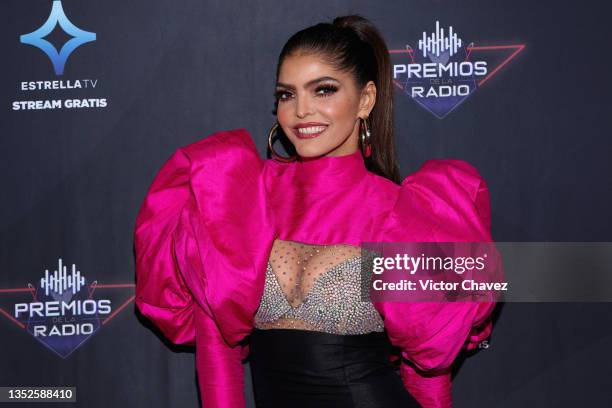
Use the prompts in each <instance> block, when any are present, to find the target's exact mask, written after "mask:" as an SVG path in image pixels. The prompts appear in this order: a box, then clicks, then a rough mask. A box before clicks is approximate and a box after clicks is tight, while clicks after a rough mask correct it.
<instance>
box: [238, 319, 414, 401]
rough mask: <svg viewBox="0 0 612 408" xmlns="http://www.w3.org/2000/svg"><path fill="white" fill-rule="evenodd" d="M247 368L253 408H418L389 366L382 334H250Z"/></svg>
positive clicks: (282, 331)
mask: <svg viewBox="0 0 612 408" xmlns="http://www.w3.org/2000/svg"><path fill="white" fill-rule="evenodd" d="M249 362H250V367H251V374H252V376H253V388H254V393H255V402H256V404H257V408H327V407H330V408H331V407H333V408H395V407H398V408H399V407H401V408H412V407H415V408H418V407H420V405H419V404H418V403H417V402H416V400H415V399H414V398H413V397H412V396H411V395H410V394H409V393H408V391H407V390H406V389H405V388H404V385H403V384H402V381H401V379H400V377H399V375H398V374H397V373H396V372H395V370H394V368H393V366H392V365H391V363H390V362H389V341H388V339H387V336H386V335H385V333H383V332H373V333H368V334H360V335H347V336H342V335H336V334H329V333H323V332H316V331H308V330H295V329H268V330H260V329H257V328H255V329H254V330H253V332H252V333H251V335H250V354H249Z"/></svg>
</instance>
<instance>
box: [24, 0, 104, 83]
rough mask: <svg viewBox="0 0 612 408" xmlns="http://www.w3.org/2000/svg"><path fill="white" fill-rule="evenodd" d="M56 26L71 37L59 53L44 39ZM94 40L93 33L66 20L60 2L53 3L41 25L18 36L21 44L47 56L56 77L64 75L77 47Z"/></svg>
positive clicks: (58, 0) (56, 0)
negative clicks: (35, 48) (36, 49)
mask: <svg viewBox="0 0 612 408" xmlns="http://www.w3.org/2000/svg"><path fill="white" fill-rule="evenodd" d="M57 25H59V26H60V28H61V29H62V30H63V31H64V33H65V34H66V35H68V36H70V37H72V38H71V39H70V40H68V41H67V42H66V43H64V45H63V46H62V48H61V49H60V50H59V51H58V50H57V48H55V46H54V45H53V44H51V43H50V42H49V41H47V40H45V39H44V37H46V36H47V35H49V34H50V33H51V32H52V31H53V30H54V29H55V27H56V26H57ZM95 40H96V34H95V33H92V32H89V31H85V30H82V29H80V28H78V27H77V26H76V25H74V24H73V23H72V22H71V21H70V20H68V17H66V14H65V13H64V8H63V7H62V2H61V1H60V0H54V1H53V5H52V7H51V13H50V14H49V17H48V18H47V21H45V22H44V23H43V25H41V26H40V27H39V28H38V29H36V30H35V31H32V32H31V33H29V34H23V35H21V36H20V42H21V43H23V44H29V45H33V46H34V47H37V48H39V49H40V50H41V51H43V52H44V53H45V54H47V56H48V57H49V59H50V60H51V63H52V64H53V69H54V70H55V74H56V75H62V74H63V73H64V66H65V65H66V61H67V60H68V57H69V56H70V54H72V52H73V51H74V50H76V49H77V47H80V46H81V45H83V44H85V43H88V42H91V41H95Z"/></svg>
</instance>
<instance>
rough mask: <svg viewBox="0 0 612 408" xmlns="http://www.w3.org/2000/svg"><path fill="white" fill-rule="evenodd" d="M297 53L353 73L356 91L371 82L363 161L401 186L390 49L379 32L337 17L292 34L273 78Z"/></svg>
mask: <svg viewBox="0 0 612 408" xmlns="http://www.w3.org/2000/svg"><path fill="white" fill-rule="evenodd" d="M299 52H308V53H313V54H318V55H320V56H321V57H322V58H323V59H324V60H326V61H327V62H329V63H330V65H332V66H333V67H334V68H335V69H337V70H339V71H345V72H350V73H352V74H353V76H354V78H355V81H356V84H357V86H358V88H359V89H363V87H364V86H365V85H366V84H367V83H368V81H373V82H374V84H375V85H376V103H375V105H374V108H373V109H372V112H371V113H370V116H369V123H370V130H371V134H372V137H371V141H370V142H371V144H372V155H371V156H370V157H368V158H364V161H365V164H366V167H367V168H368V170H370V171H371V172H373V173H376V174H378V175H380V176H382V177H385V178H387V179H389V180H391V181H393V182H394V183H396V184H399V183H400V172H399V166H398V164H397V158H396V157H395V140H394V137H393V82H392V78H391V62H390V60H389V50H388V48H387V45H386V44H385V41H384V39H383V37H382V35H381V34H380V32H379V31H378V29H377V28H376V27H375V26H374V24H372V23H371V22H370V21H369V20H367V19H366V18H364V17H361V16H359V15H349V16H342V17H336V18H335V19H334V20H333V22H332V23H319V24H316V25H314V26H311V27H308V28H306V29H304V30H301V31H298V32H297V33H295V34H294V35H293V36H292V37H291V38H290V39H289V40H288V41H287V43H286V44H285V46H284V47H283V49H282V51H281V53H280V55H279V58H278V66H277V70H276V77H277V78H278V75H279V73H280V67H281V65H282V63H283V61H284V59H285V58H286V57H287V56H289V55H291V54H297V53H299Z"/></svg>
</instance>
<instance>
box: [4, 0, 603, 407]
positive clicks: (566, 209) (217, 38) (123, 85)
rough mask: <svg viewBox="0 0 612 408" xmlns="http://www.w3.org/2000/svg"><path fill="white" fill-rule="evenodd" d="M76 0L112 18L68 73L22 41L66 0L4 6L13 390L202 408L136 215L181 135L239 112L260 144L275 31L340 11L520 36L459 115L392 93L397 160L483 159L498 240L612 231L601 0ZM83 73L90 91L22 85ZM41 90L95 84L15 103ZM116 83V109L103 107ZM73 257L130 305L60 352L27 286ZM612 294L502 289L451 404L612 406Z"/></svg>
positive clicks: (479, 39)
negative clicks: (143, 282)
mask: <svg viewBox="0 0 612 408" xmlns="http://www.w3.org/2000/svg"><path fill="white" fill-rule="evenodd" d="M61 3H62V5H63V9H64V11H65V13H66V16H67V17H68V18H69V20H70V21H72V23H74V24H75V25H76V26H78V27H80V28H81V29H83V30H86V31H90V32H93V33H96V39H95V41H93V42H89V43H86V44H84V45H82V46H80V47H78V48H77V49H76V50H75V51H74V52H73V53H72V55H70V57H69V58H68V60H67V62H66V66H65V71H64V73H63V75H56V74H55V72H54V70H53V66H52V64H51V61H50V59H49V57H47V55H45V54H44V53H43V52H42V51H41V50H40V49H37V48H35V47H33V46H31V45H26V44H23V43H20V40H19V39H20V35H22V34H27V33H30V32H32V31H34V30H36V29H37V28H38V27H39V26H41V24H42V23H43V22H44V21H45V20H46V19H47V17H48V16H49V13H50V10H51V6H52V1H50V0H4V1H3V2H2V5H0V10H1V11H0V50H1V52H2V58H1V61H2V64H1V65H0V66H1V68H0V69H1V71H0V72H1V75H2V81H0V88H1V90H2V92H1V94H0V95H1V97H2V103H1V104H0V136H1V137H0V146H1V152H2V160H1V161H0V166H1V167H0V168H1V171H0V175H1V176H0V177H1V181H2V184H1V185H2V215H3V217H2V218H1V221H0V222H1V227H0V254H1V255H0V261H1V263H2V270H3V272H2V273H1V275H0V288H1V289H2V291H1V292H0V308H2V310H0V312H2V317H1V318H0V330H1V332H0V333H1V334H0V342H1V344H2V363H0V367H1V368H0V386H13V385H14V386H42V385H46V386H60V385H64V386H68V385H70V386H76V387H77V393H78V404H77V405H78V406H82V407H107V406H117V407H145V406H146V407H170V406H173V407H174V406H176V407H179V406H180V407H189V406H192V407H195V406H197V404H198V395H197V386H196V380H195V372H194V361H193V360H194V358H193V357H194V356H193V353H192V350H190V349H188V348H177V347H170V346H168V345H167V344H165V342H164V341H163V340H162V339H161V338H160V337H159V336H158V335H157V336H156V332H155V331H154V330H153V329H152V328H151V327H150V326H149V325H148V324H147V322H146V321H144V320H143V319H141V318H139V317H138V315H137V313H136V312H135V309H134V304H133V301H132V300H133V297H132V296H133V294H134V288H133V286H132V284H133V279H134V261H133V254H132V233H133V227H134V220H135V216H136V213H137V211H138V208H139V205H140V203H141V201H142V199H143V197H144V194H145V192H146V189H147V188H148V186H149V184H150V182H151V181H152V178H153V176H154V174H155V173H156V171H157V170H158V169H159V167H160V166H161V164H162V163H163V162H164V161H165V160H166V159H167V158H168V157H169V155H170V154H171V153H172V152H173V151H174V150H175V149H176V148H177V147H178V146H181V145H184V144H187V143H190V142H193V141H195V140H198V139H200V138H202V137H205V136H206V135H208V134H210V133H212V132H214V131H217V130H224V129H234V128H241V127H244V128H246V129H248V130H249V131H250V132H251V134H252V135H253V137H254V138H255V139H256V142H257V144H258V147H259V149H260V153H261V155H262V157H263V155H264V154H265V148H266V138H267V132H268V129H269V128H270V126H271V125H272V123H273V121H274V117H273V115H272V113H271V112H272V108H273V98H272V91H273V86H274V72H275V68H276V65H275V64H276V58H277V55H278V53H279V51H280V48H281V47H282V45H283V43H284V41H286V39H287V38H288V37H289V36H290V35H291V34H292V33H294V32H295V31H297V30H299V29H301V28H304V27H306V26H308V25H311V24H314V23H316V22H319V21H330V20H331V19H332V18H333V17H335V16H337V15H343V14H349V13H360V14H362V15H364V16H366V17H368V18H370V19H371V20H372V21H374V22H375V23H376V24H377V25H378V27H379V28H380V30H381V32H382V33H383V35H384V36H385V38H386V40H387V43H388V46H389V48H390V49H404V48H405V46H406V44H410V45H411V46H412V47H413V48H416V47H417V41H418V39H419V38H421V37H422V33H423V31H426V32H427V33H431V32H432V31H433V29H434V27H435V22H436V21H440V24H441V26H444V27H447V26H449V25H453V27H454V29H455V30H456V32H458V33H459V36H460V37H461V38H462V39H463V41H464V42H466V43H470V42H474V45H476V46H485V45H487V46H490V45H497V46H499V45H516V44H522V45H524V49H523V50H522V51H521V52H519V53H518V54H517V55H516V56H515V57H514V58H512V59H511V60H510V61H509V62H508V63H507V64H506V65H505V66H503V67H502V68H501V69H500V70H499V71H497V72H496V74H495V75H494V76H493V77H491V78H490V79H489V80H488V81H487V83H486V84H483V86H482V87H481V88H479V89H478V90H477V91H476V92H475V93H474V94H473V95H471V96H470V97H469V98H468V99H467V100H466V101H465V102H464V103H462V104H461V105H460V106H458V107H457V108H456V109H455V110H453V111H452V112H450V113H449V114H448V115H447V116H445V117H444V118H443V119H439V118H437V117H435V116H434V115H432V114H431V113H430V112H428V111H427V110H426V109H423V108H422V107H421V106H419V105H418V104H417V103H415V101H414V100H413V99H411V98H410V97H409V96H408V95H406V94H404V93H403V92H402V91H401V90H400V89H399V88H398V89H397V90H396V95H395V114H396V138H397V143H398V153H399V157H400V162H401V169H402V174H403V175H404V176H405V175H407V174H409V173H411V172H412V171H414V170H416V168H417V167H418V166H419V165H420V164H421V163H422V162H423V161H424V160H426V159H430V158H446V157H453V158H459V159H463V160H466V161H468V162H470V163H471V164H473V165H474V166H475V167H476V168H477V169H478V170H479V171H480V173H481V174H482V175H483V177H484V178H485V179H486V180H487V183H488V185H489V188H490V191H491V207H492V212H493V214H492V216H493V219H492V224H493V234H494V239H495V240H497V241H612V239H611V238H612V233H611V232H610V228H611V227H612V222H611V219H610V215H609V214H610V213H609V208H610V204H611V203H612V171H611V170H612V164H611V163H610V157H611V154H612V142H611V141H610V139H609V135H610V122H611V119H610V118H611V116H612V104H611V103H610V97H609V96H610V95H609V94H610V92H612V87H611V76H610V75H609V66H610V64H611V63H612V58H611V57H610V53H609V52H608V49H609V43H610V39H611V38H612V36H611V34H612V31H611V30H612V29H611V28H610V27H611V25H610V21H609V15H610V9H609V7H607V6H606V5H605V2H603V1H601V2H594V1H591V2H582V3H580V4H578V2H559V1H551V0H545V1H539V2H533V1H526V0H515V1H492V0H487V1H484V0H479V1H472V0H470V1H461V2H455V1H441V0H435V1H433V0H427V1H425V0H418V1H406V0H400V1H385V2H375V1H341V0H332V1H321V2H313V1H259V2H255V1H196V0H182V1H174V2H167V1H159V0H147V1H141V0H132V1H128V2H118V1H104V2H86V1H75V0H63V1H62V2H61ZM47 39H48V40H49V41H50V42H52V43H54V44H58V47H61V44H63V43H64V42H65V41H66V40H67V39H69V37H68V36H67V35H66V34H64V33H62V31H61V30H59V29H56V30H54V31H53V32H52V33H51V34H50V35H49V36H48V37H47ZM500 52H502V51H500ZM498 55H504V56H507V55H508V53H506V54H498ZM497 61H498V62H499V58H498V60H497ZM85 79H87V80H92V81H96V82H95V84H96V85H95V88H90V87H88V88H80V89H50V90H45V89H35V90H23V89H22V85H21V84H22V82H32V81H54V80H62V81H64V83H63V84H64V86H66V85H67V82H66V81H76V80H85ZM91 83H92V82H87V81H82V82H81V85H83V84H91ZM46 99H61V100H64V101H65V100H66V99H80V100H82V99H96V100H97V102H89V103H90V104H91V105H92V106H90V107H88V108H78V109H75V108H66V107H65V108H62V109H38V110H30V109H27V110H23V109H19V110H15V109H14V107H15V105H14V102H15V101H34V100H46ZM102 99H104V100H105V101H106V103H105V105H106V106H97V107H96V106H93V105H95V104H98V105H99V104H101V103H102V104H104V103H103V102H101V100H102ZM58 258H61V259H62V261H63V262H64V264H65V265H68V271H70V267H71V265H72V264H75V265H76V267H77V269H79V270H80V272H81V274H82V275H84V276H85V278H86V279H87V283H88V284H90V283H91V282H92V281H94V280H96V281H97V284H98V288H97V289H96V292H95V294H94V297H96V298H107V299H111V300H112V310H113V313H115V312H117V313H116V314H113V315H112V316H108V315H107V316H105V319H104V322H100V327H99V330H96V331H95V335H93V336H90V337H88V338H86V341H85V342H84V343H83V344H82V345H81V346H80V347H74V345H73V346H72V348H69V349H68V351H66V350H64V352H69V354H68V355H67V356H65V358H62V357H60V355H59V354H58V350H57V348H55V349H53V347H52V346H49V344H47V346H48V347H46V346H45V344H43V343H41V342H40V341H38V340H37V339H36V338H35V337H34V336H32V334H30V333H29V332H28V327H29V326H28V325H27V324H26V323H24V322H23V320H20V319H15V314H14V309H15V304H17V303H23V302H31V301H32V293H31V291H28V290H27V285H28V283H31V284H32V285H34V286H36V285H37V284H38V283H39V281H40V279H41V277H42V276H43V275H44V271H45V269H48V270H49V272H50V273H53V270H54V269H57V264H58ZM113 285H115V286H113ZM122 306H123V308H122ZM611 311H612V308H611V307H610V304H607V303H580V304H578V303H574V304H570V303H554V304H553V303H529V304H527V303H506V304H504V305H503V306H502V307H500V308H499V309H498V313H497V316H496V323H495V329H494V333H493V336H492V338H491V339H490V347H489V348H488V349H485V350H482V351H481V352H479V353H477V354H475V355H473V356H470V357H469V358H467V359H465V360H464V361H463V362H462V364H461V367H460V369H459V370H458V372H457V373H456V376H455V378H454V383H453V384H454V385H453V395H454V400H455V406H457V407H468V406H470V407H485V406H487V407H488V406H496V407H514V406H519V405H520V406H551V407H552V406H564V407H569V406H611V405H612V391H611V388H610V385H611V384H612V374H610V369H609V367H610V365H611V364H612V352H611V351H610V350H611V349H612V313H610V312H611ZM106 318H108V319H106ZM96 327H97V326H96ZM246 368H248V367H246ZM246 374H247V386H250V382H249V381H248V374H249V372H248V370H247V371H246ZM250 392H251V390H250V389H247V399H248V401H249V404H250V406H253V405H252V398H251V394H250ZM67 405H68V404H67ZM22 406H23V405H22ZM69 406H74V405H69Z"/></svg>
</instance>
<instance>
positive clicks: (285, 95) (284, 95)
mask: <svg viewBox="0 0 612 408" xmlns="http://www.w3.org/2000/svg"><path fill="white" fill-rule="evenodd" d="M274 96H275V97H276V99H277V100H278V101H286V100H287V99H289V98H290V97H291V94H290V93H289V92H287V91H276V92H275V93H274Z"/></svg>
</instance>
